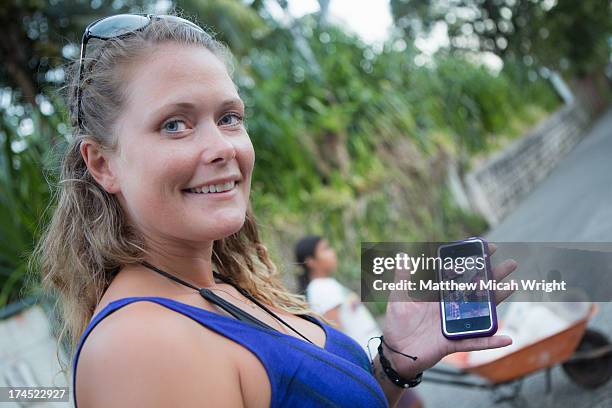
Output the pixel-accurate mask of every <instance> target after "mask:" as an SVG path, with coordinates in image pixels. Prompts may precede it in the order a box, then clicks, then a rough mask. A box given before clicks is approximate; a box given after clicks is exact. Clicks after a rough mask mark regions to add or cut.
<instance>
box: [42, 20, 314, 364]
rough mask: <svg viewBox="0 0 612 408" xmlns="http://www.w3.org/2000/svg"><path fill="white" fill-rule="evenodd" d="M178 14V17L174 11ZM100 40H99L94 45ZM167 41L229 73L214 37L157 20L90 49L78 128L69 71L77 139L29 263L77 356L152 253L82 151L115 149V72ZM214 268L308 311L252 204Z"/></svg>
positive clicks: (223, 242) (278, 303)
mask: <svg viewBox="0 0 612 408" xmlns="http://www.w3.org/2000/svg"><path fill="white" fill-rule="evenodd" d="M175 15H176V14H175ZM94 41H95V40H94ZM163 42H175V43H178V44H191V45H197V46H202V47H206V48H207V49H209V50H210V51H212V52H213V53H214V54H215V55H217V56H218V57H219V58H221V59H222V60H223V61H224V62H225V63H226V66H228V70H229V71H230V74H232V66H231V54H230V53H229V51H228V49H227V48H226V47H225V46H224V45H223V44H222V43H220V42H218V41H217V40H215V39H214V38H213V34H208V33H200V32H197V30H194V29H193V28H190V27H189V26H188V25H187V24H181V23H176V22H169V21H164V20H153V21H152V22H151V23H150V24H149V25H148V26H147V27H146V28H144V29H143V30H141V31H138V32H135V33H133V34H131V35H129V36H127V37H124V38H121V39H112V40H108V41H103V42H102V44H101V46H100V47H99V48H96V49H95V50H94V49H93V47H91V49H92V50H91V51H90V46H89V45H88V57H87V58H86V61H85V66H84V76H83V79H82V81H81V89H82V102H81V113H80V114H81V118H82V123H83V126H82V128H79V127H78V124H77V120H76V114H77V109H78V107H77V101H76V95H75V89H76V86H77V84H78V81H79V78H78V68H79V67H78V61H76V62H74V63H73V64H72V66H71V67H70V69H69V71H68V80H67V82H66V83H67V85H66V87H65V88H66V89H67V91H68V92H67V94H68V95H67V96H68V106H69V113H70V119H71V124H72V126H73V137H72V138H71V140H70V141H69V143H68V147H67V150H66V151H65V153H64V155H63V158H62V161H61V174H60V181H59V185H58V186H57V189H56V191H54V199H55V200H56V201H57V207H56V209H55V211H54V213H53V215H52V218H51V221H50V223H49V225H48V226H46V228H45V229H44V231H43V234H42V238H41V239H40V241H39V242H38V243H37V245H36V247H35V249H34V251H33V253H32V257H31V258H30V270H32V271H34V272H35V273H38V274H39V276H40V277H41V280H42V288H43V290H46V291H51V292H53V294H55V295H57V299H58V303H57V306H58V307H59V308H60V309H61V315H62V316H63V322H62V328H61V331H60V335H59V338H60V342H61V341H63V340H65V339H68V340H69V342H68V343H69V346H70V352H71V354H72V352H74V351H75V348H76V346H77V345H78V341H79V339H80V336H81V335H82V333H83V331H84V329H85V327H86V326H87V324H88V322H89V320H90V319H91V317H92V315H93V312H94V310H95V308H96V306H97V304H98V302H99V301H100V298H101V297H102V295H103V293H104V291H105V290H106V288H107V287H108V286H109V284H110V282H111V281H112V279H113V277H114V276H115V275H116V274H117V272H118V271H119V270H120V268H121V267H122V266H123V265H126V264H131V263H136V262H139V261H141V260H143V257H144V254H146V251H147V249H146V248H145V247H144V240H143V237H142V235H141V234H140V233H139V231H137V230H135V229H134V228H132V226H130V225H129V224H128V223H127V219H126V217H125V215H124V213H123V210H122V208H121V206H120V204H119V202H118V200H117V199H116V197H115V195H113V194H109V193H107V192H106V191H105V190H104V189H103V188H102V187H101V186H100V185H99V184H98V183H97V182H96V181H95V180H94V179H93V177H92V176H91V174H90V173H89V172H88V170H87V166H86V164H85V162H84V160H83V157H82V156H81V153H80V149H79V146H80V143H81V141H82V140H83V139H84V138H91V139H93V140H95V141H96V142H97V143H99V144H100V145H101V146H102V147H103V148H106V149H110V150H113V149H115V148H116V139H115V136H114V132H113V124H114V123H115V120H116V119H117V117H118V115H119V112H120V111H121V107H122V105H123V103H124V95H123V94H122V89H124V87H123V86H122V84H121V83H120V81H121V79H120V78H121V75H118V72H119V71H118V70H120V69H121V68H122V67H126V66H127V65H128V64H130V62H134V61H136V60H137V59H138V58H139V57H140V56H142V55H145V54H147V53H150V52H151V48H153V47H155V45H156V44H160V43H163ZM213 254H214V259H213V263H214V266H215V269H216V270H217V271H218V272H219V273H221V274H222V275H224V276H226V277H228V278H230V279H231V280H232V281H233V282H234V283H236V284H237V285H239V286H241V287H242V288H244V289H245V290H247V291H248V292H249V293H250V294H251V295H253V296H254V297H256V298H257V299H259V300H261V301H263V302H264V303H267V304H269V305H272V306H275V307H278V308H280V309H282V310H284V311H287V312H290V313H309V312H310V311H309V309H308V307H307V305H306V303H305V302H304V298H303V297H302V296H298V295H294V294H292V293H290V292H289V291H288V290H287V289H286V288H285V287H284V285H283V284H282V282H281V279H280V277H279V275H278V272H277V269H276V267H275V265H274V263H273V262H272V260H271V259H270V256H269V254H268V251H267V249H266V247H265V246H264V245H263V244H262V242H261V241H260V238H259V233H258V230H257V223H256V221H255V217H254V215H253V213H252V210H251V207H250V206H249V208H248V210H247V212H246V219H245V223H244V225H243V226H242V228H241V229H240V230H239V231H238V232H236V233H234V234H232V235H231V236H228V237H226V238H223V239H220V240H217V241H215V242H214V244H213Z"/></svg>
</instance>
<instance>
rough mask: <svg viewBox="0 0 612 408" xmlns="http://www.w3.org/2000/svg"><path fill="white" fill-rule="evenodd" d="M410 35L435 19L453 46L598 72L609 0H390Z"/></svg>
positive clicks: (610, 21)
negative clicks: (444, 30)
mask: <svg viewBox="0 0 612 408" xmlns="http://www.w3.org/2000/svg"><path fill="white" fill-rule="evenodd" d="M391 11H392V14H393V17H394V20H395V22H396V24H397V25H398V27H400V29H402V30H403V31H404V33H405V34H406V36H407V37H408V38H410V39H414V38H416V37H417V36H418V35H421V34H423V33H428V32H429V31H430V30H431V29H432V28H433V27H434V25H436V24H438V23H440V24H442V25H444V26H446V27H447V30H448V35H449V38H450V43H451V44H450V46H451V48H453V49H459V50H464V51H465V50H469V51H474V50H478V51H489V52H493V53H495V54H496V55H498V56H500V57H501V58H503V59H504V60H507V59H508V58H514V59H516V60H521V61H523V62H524V63H525V64H526V65H527V66H547V67H549V68H550V69H555V70H558V71H565V72H566V73H567V74H568V76H575V75H578V76H586V75H587V74H590V73H594V72H598V71H599V70H600V69H601V68H602V67H603V66H605V64H607V62H608V60H609V58H610V51H611V50H610V46H609V45H608V41H609V40H608V39H609V38H610V36H612V7H611V5H610V1H609V0H581V1H575V0H554V1H551V0H512V1H505V2H504V1H498V0H453V1H448V0H391Z"/></svg>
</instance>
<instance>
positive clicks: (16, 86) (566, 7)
mask: <svg viewBox="0 0 612 408" xmlns="http://www.w3.org/2000/svg"><path fill="white" fill-rule="evenodd" d="M174 7H177V8H178V9H180V10H183V12H184V14H185V15H186V16H187V17H192V18H194V19H195V20H197V21H198V22H199V23H201V24H203V25H206V26H208V27H210V28H212V29H213V30H214V31H216V32H217V33H218V37H219V38H220V39H221V40H223V41H224V42H226V43H227V44H228V45H229V46H230V48H231V50H232V51H233V53H234V55H235V57H236V60H237V71H236V82H237V84H238V86H239V88H240V92H241V95H242V97H243V99H244V101H245V103H246V106H247V117H246V125H247V129H248V131H249V134H250V136H251V139H252V141H253V144H254V147H255V151H256V157H257V160H256V167H255V173H254V178H253V186H252V187H253V189H252V203H253V206H254V209H255V214H256V215H257V217H258V220H259V223H260V224H261V227H262V232H263V235H264V241H265V242H266V243H267V245H268V247H269V249H270V250H271V252H272V254H273V257H274V260H275V261H276V262H277V265H278V266H279V269H280V270H281V271H282V272H283V274H284V277H285V279H286V281H287V284H288V285H289V286H290V287H295V286H294V285H295V283H294V281H295V279H294V278H295V275H296V273H297V270H296V267H295V265H294V260H293V243H294V242H295V241H296V240H297V239H298V238H300V237H301V236H303V235H304V234H307V233H315V234H320V235H323V236H325V237H326V238H327V239H328V240H329V242H330V243H331V244H332V246H333V247H334V248H335V250H336V251H337V253H338V258H339V260H340V262H339V270H338V273H337V278H338V280H340V281H342V282H343V283H344V284H345V285H346V286H348V287H351V288H353V289H354V290H356V291H358V290H359V276H360V265H359V250H360V243H361V242H362V241H371V242H372V241H444V240H455V239H461V238H463V237H466V236H472V235H488V236H489V237H492V238H494V239H497V240H530V239H532V240H541V241H546V240H548V241H573V240H579V241H606V242H608V241H611V240H612V225H611V224H610V223H611V221H610V219H612V217H611V216H610V215H612V214H611V213H610V210H609V206H610V204H609V203H610V201H609V199H612V186H611V183H610V179H609V175H610V174H612V168H611V167H612V166H611V165H610V164H609V163H610V162H611V160H610V157H612V156H608V155H607V153H610V154H612V147H611V144H612V140H611V139H612V133H611V131H610V129H612V116H611V115H612V113H611V111H610V102H611V92H612V87H611V86H612V6H611V3H610V2H609V0H583V1H572V0H446V1H443V0H440V1H438V0H390V1H385V0H372V1H349V0H319V1H315V0H252V1H251V0H214V1H213V0H177V1H170V0H151V1H148V0H141V1H132V0H113V1H105V0H91V1H85V0H83V1H79V0H66V1H64V0H48V1H43V0H8V1H3V2H1V3H0V27H1V28H0V30H1V32H2V41H0V112H1V116H0V146H1V148H0V308H2V309H0V310H2V312H1V314H0V319H3V320H0V350H2V351H0V370H1V369H2V367H5V368H6V367H7V366H8V364H9V362H11V361H13V360H14V358H13V357H14V356H15V355H17V354H18V353H19V351H18V349H17V348H16V346H15V344H20V347H21V349H20V350H22V349H23V348H24V347H25V344H26V343H27V342H26V343H24V341H21V340H19V339H17V338H16V337H15V336H17V335H18V334H19V335H22V334H23V333H26V337H23V338H22V340H24V339H26V338H28V339H30V341H31V342H32V344H33V345H35V344H38V343H35V341H38V340H36V339H41V340H40V342H41V343H40V344H43V343H44V344H45V346H44V347H43V346H41V347H40V348H39V349H37V350H38V351H36V353H38V354H36V355H37V356H46V355H48V357H49V361H51V360H53V359H54V358H55V355H54V353H55V352H53V353H51V352H50V350H54V349H53V347H51V346H49V344H48V343H45V342H46V340H45V339H47V338H48V337H49V334H48V328H47V326H44V327H43V326H41V322H42V321H44V320H45V319H43V318H42V317H41V316H42V315H39V314H36V315H34V314H32V315H31V316H30V315H27V314H24V312H23V310H25V309H24V308H26V306H28V305H30V304H31V303H32V300H31V299H32V295H36V291H35V289H31V288H32V287H34V288H35V287H36V285H35V282H34V284H33V285H27V284H26V283H27V281H28V277H27V275H26V260H27V255H28V253H29V251H30V250H31V249H32V247H33V243H34V242H35V241H36V239H37V235H38V233H39V231H40V228H41V226H42V225H44V224H45V223H46V222H47V220H48V219H49V216H50V214H51V213H52V210H53V206H54V202H53V190H52V188H51V187H50V186H52V185H53V183H54V181H55V180H56V179H57V172H56V170H57V168H58V164H59V163H58V160H57V157H58V153H60V152H61V151H62V149H63V147H64V145H65V143H66V140H68V138H69V137H70V128H69V126H68V123H67V114H66V108H65V105H64V102H63V100H62V99H61V96H60V92H59V87H60V86H61V85H62V81H63V78H64V70H63V66H64V64H66V63H67V61H69V60H72V59H75V58H78V56H79V42H80V37H81V35H82V32H83V29H84V28H85V26H86V25H87V24H88V23H89V22H91V21H92V20H94V19H96V18H99V17H102V16H106V15H110V14H116V13H122V12H152V13H164V11H167V10H169V9H171V8H174ZM586 143H588V144H589V145H587V147H589V146H590V149H591V150H588V149H587V147H583V146H584V145H585V144H586ZM576 146H578V147H576ZM579 148H581V149H582V153H580V149H579ZM585 149H587V150H586V151H585ZM578 153H580V154H581V155H578V156H571V155H577V154H578ZM591 154H595V155H596V156H593V155H591ZM576 163H583V164H584V165H585V166H587V165H589V166H595V167H588V168H586V173H585V171H584V167H580V168H578V169H575V168H574V170H572V168H570V169H569V170H567V171H566V173H565V174H564V175H563V176H558V177H561V181H560V182H559V183H556V184H554V185H552V186H550V183H551V182H550V180H551V179H552V180H553V181H554V177H556V175H555V174H556V173H558V172H559V169H564V168H565V169H567V168H568V167H569V166H570V164H572V165H573V166H574V167H575V166H577V164H576ZM563 166H565V167H563ZM571 171H574V173H571ZM568 172H569V173H568ZM568 174H569V175H568ZM593 180H595V181H593ZM590 181H593V183H591V184H590ZM546 183H548V184H549V185H548V186H547V184H546ZM581 188H582V189H583V190H580V189H581ZM589 188H590V190H584V189H589ZM571 189H575V190H574V191H571ZM534 197H535V198H534ZM581 198H582V199H586V198H588V203H590V204H585V203H584V202H582V203H581V204H578V201H579V200H581ZM568 205H569V207H568ZM559 217H561V218H559ZM562 220H563V221H562ZM562 222H564V223H565V222H569V224H568V225H567V228H565V229H564V228H561V227H560V226H559V225H560V223H562ZM369 307H370V308H371V310H372V311H373V312H374V313H378V314H380V313H381V312H382V311H383V310H384V305H377V304H374V305H369ZM28 310H32V309H31V308H29V309H28ZM606 313H607V316H608V318H607V320H606V322H607V323H605V324H604V326H605V325H607V324H608V323H610V317H609V310H608V311H607V312H606ZM15 316H21V317H20V318H19V319H17V320H16V319H15ZM2 321H5V323H2ZM49 321H50V322H51V323H50V324H51V326H53V323H52V322H53V319H50V320H49ZM611 327H612V324H610V325H608V326H607V330H608V331H609V330H610V328H611ZM20 330H22V331H20ZM3 341H4V343H3ZM32 348H36V346H32ZM32 353H34V352H32ZM32 355H34V354H32ZM11 356H13V357H11ZM37 358H40V359H41V361H42V359H44V358H43V357H37ZM14 367H17V368H14ZM14 367H13V368H11V370H12V371H11V373H12V374H10V375H8V374H5V377H6V378H8V377H9V376H12V377H14V378H17V377H20V378H25V377H27V376H31V375H32V374H31V372H34V375H37V374H36V369H33V370H30V369H28V368H23V366H19V364H17V365H14ZM20 367H21V368H20ZM48 367H51V368H49V370H51V371H52V367H53V363H51V362H49V366H48ZM28 370H30V371H28ZM41 370H42V368H41ZM7 372H8V371H7ZM0 374H2V372H1V371H0ZM0 382H1V381H0ZM39 382H40V381H39ZM40 385H51V384H43V383H41V384H40ZM426 391H427V388H425V390H424V392H426ZM610 394H611V392H610V388H608V389H607V392H606V391H605V390H604V394H597V399H598V401H600V400H601V399H600V397H601V396H602V395H604V396H607V398H608V399H607V401H610V398H612V397H610ZM448 395H451V396H452V395H453V394H452V393H449V394H448ZM427 398H429V397H427ZM427 398H426V399H425V401H426V402H427V401H430V402H432V403H433V404H434V405H435V403H440V404H442V402H441V401H439V400H436V399H435V398H436V397H435V396H432V397H431V398H430V399H429V400H428V399H427ZM432 398H433V399H432ZM466 401H468V400H466ZM485 401H486V399H485ZM47 406H48V405H47ZM472 406H473V405H472ZM556 406H560V405H556ZM591 406H594V405H593V404H591ZM601 406H603V405H601Z"/></svg>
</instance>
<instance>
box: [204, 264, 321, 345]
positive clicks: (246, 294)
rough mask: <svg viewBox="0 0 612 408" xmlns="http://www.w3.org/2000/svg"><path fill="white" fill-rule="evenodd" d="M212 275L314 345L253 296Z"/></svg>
mask: <svg viewBox="0 0 612 408" xmlns="http://www.w3.org/2000/svg"><path fill="white" fill-rule="evenodd" d="M213 275H214V276H215V277H217V278H219V279H220V280H222V281H223V282H225V283H227V284H229V285H232V286H233V287H234V288H235V289H236V290H237V291H238V292H240V293H241V294H242V296H244V297H246V298H247V299H249V300H250V301H251V302H253V303H255V304H256V305H257V306H259V307H260V308H262V309H263V310H265V311H266V312H268V314H270V315H272V317H274V318H275V319H276V320H278V321H279V322H281V323H282V324H284V325H285V326H286V327H288V328H289V329H290V330H292V331H293V332H294V333H296V334H297V335H299V336H300V337H301V338H303V339H304V340H306V341H307V342H309V343H312V344H314V343H313V342H312V341H310V339H308V338H307V337H305V336H304V335H303V334H302V333H300V332H299V331H297V330H296V329H294V328H293V327H292V326H291V325H290V324H289V323H287V322H286V321H285V320H283V319H282V318H281V317H280V316H278V315H277V314H276V313H274V312H273V311H271V310H270V309H269V308H268V307H267V306H266V305H264V304H263V303H261V302H260V301H259V300H258V299H257V298H255V297H254V296H252V295H251V294H250V293H249V292H247V291H246V290H245V289H243V288H241V287H240V286H238V285H236V284H235V283H233V282H232V281H231V280H229V279H228V278H227V277H225V276H223V275H221V274H219V273H217V272H214V273H213Z"/></svg>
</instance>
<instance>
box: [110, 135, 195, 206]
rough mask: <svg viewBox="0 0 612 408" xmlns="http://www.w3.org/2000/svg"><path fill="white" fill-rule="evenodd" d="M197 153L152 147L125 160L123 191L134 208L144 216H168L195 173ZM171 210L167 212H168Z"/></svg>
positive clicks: (132, 154) (125, 157) (122, 178)
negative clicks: (172, 198)
mask: <svg viewBox="0 0 612 408" xmlns="http://www.w3.org/2000/svg"><path fill="white" fill-rule="evenodd" d="M197 161H198V157H197V154H194V150H193V149H177V148H174V149H172V148H168V147H167V146H158V147H154V146H148V147H147V148H143V149H139V150H138V151H137V152H126V154H125V155H124V157H123V166H122V172H121V173H122V174H121V181H120V183H121V190H122V194H123V195H124V196H125V198H126V200H127V202H128V203H129V205H130V206H131V207H133V208H132V210H131V212H133V213H134V212H135V213H140V214H143V215H145V214H157V215H158V216H161V215H167V214H166V213H167V212H168V211H170V208H167V207H170V206H171V205H170V204H171V203H173V201H172V200H169V198H171V197H172V196H176V195H177V194H178V193H179V190H180V187H181V186H183V185H184V183H186V181H187V180H189V178H190V177H191V175H192V174H193V168H194V166H195V164H194V163H197ZM166 208H167V209H166Z"/></svg>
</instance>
